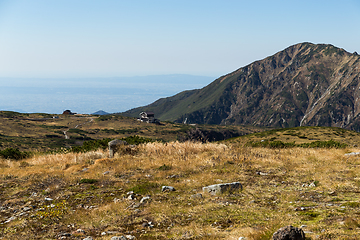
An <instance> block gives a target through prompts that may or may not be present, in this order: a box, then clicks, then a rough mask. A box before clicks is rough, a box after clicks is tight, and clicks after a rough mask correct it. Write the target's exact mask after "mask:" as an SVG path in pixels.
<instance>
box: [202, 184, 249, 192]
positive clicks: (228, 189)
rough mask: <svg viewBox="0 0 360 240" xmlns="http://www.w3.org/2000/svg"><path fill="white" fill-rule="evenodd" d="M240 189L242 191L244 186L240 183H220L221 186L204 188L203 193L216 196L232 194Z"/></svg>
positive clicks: (215, 185)
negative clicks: (225, 193) (226, 193)
mask: <svg viewBox="0 0 360 240" xmlns="http://www.w3.org/2000/svg"><path fill="white" fill-rule="evenodd" d="M238 189H240V190H242V185H241V183H239V182H233V183H220V184H214V185H210V186H207V187H203V192H208V193H210V194H213V195H215V194H219V193H224V192H232V191H235V190H238Z"/></svg>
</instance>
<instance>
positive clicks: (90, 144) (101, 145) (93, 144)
mask: <svg viewBox="0 0 360 240" xmlns="http://www.w3.org/2000/svg"><path fill="white" fill-rule="evenodd" d="M110 141H111V139H110V138H104V139H102V140H90V141H85V142H84V143H83V145H82V146H79V147H73V148H72V149H71V151H72V152H83V153H84V152H89V151H96V150H98V149H106V148H107V147H108V143H109V142H110Z"/></svg>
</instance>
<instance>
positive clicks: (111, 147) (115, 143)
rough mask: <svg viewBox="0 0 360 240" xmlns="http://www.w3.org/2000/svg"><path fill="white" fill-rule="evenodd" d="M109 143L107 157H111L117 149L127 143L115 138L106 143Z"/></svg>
mask: <svg viewBox="0 0 360 240" xmlns="http://www.w3.org/2000/svg"><path fill="white" fill-rule="evenodd" d="M108 145H109V157H110V158H113V157H114V155H115V153H116V152H118V151H119V149H120V148H121V147H123V146H125V145H128V143H127V142H126V141H123V140H119V139H115V140H112V141H110V142H109V143H108Z"/></svg>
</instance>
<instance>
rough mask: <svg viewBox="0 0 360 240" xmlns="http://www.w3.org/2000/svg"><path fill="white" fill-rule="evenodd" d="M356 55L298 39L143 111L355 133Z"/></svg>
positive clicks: (190, 119) (359, 76)
mask: <svg viewBox="0 0 360 240" xmlns="http://www.w3.org/2000/svg"><path fill="white" fill-rule="evenodd" d="M359 99H360V56H359V55H358V54H351V53H349V52H346V51H345V50H344V49H341V48H337V47H334V46H332V45H328V44H312V43H300V44H296V45H293V46H290V47H288V48H286V49H285V50H283V51H281V52H278V53H276V54H274V55H273V56H270V57H267V58H265V59H263V60H260V61H256V62H254V63H251V64H249V65H247V66H245V67H242V68H240V69H238V70H236V71H234V72H232V73H229V74H227V75H225V76H222V77H220V78H218V79H216V80H215V81H214V82H212V83H211V84H209V85H208V86H206V87H204V88H202V89H198V90H192V91H185V92H182V93H179V94H177V95H175V96H173V97H169V98H163V99H159V100H158V101H156V102H154V103H152V104H150V105H148V106H146V107H142V108H137V109H133V110H131V111H128V112H126V113H124V115H128V116H132V115H133V116H137V114H138V113H139V112H140V111H142V110H143V109H147V110H149V111H153V112H154V113H156V115H157V116H158V117H159V119H161V120H170V121H176V122H184V121H185V119H186V120H187V123H198V124H224V125H229V124H244V125H254V126H267V127H296V126H332V127H342V128H347V129H351V130H357V131H360V101H358V100H359Z"/></svg>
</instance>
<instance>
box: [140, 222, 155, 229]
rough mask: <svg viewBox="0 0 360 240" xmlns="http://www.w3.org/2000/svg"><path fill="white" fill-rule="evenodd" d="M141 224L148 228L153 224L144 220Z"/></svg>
mask: <svg viewBox="0 0 360 240" xmlns="http://www.w3.org/2000/svg"><path fill="white" fill-rule="evenodd" d="M141 226H143V227H149V228H152V227H154V225H153V224H152V222H144V223H143V224H141Z"/></svg>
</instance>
